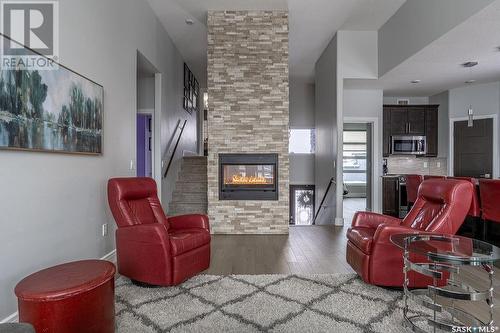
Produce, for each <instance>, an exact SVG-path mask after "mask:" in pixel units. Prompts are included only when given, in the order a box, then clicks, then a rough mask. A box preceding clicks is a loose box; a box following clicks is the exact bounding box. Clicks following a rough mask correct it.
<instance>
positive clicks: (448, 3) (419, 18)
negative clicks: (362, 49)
mask: <svg viewBox="0 0 500 333" xmlns="http://www.w3.org/2000/svg"><path fill="white" fill-rule="evenodd" d="M493 1H494V0H475V1H470V0H439V1H436V0H407V1H406V2H405V3H404V4H403V5H402V6H401V7H400V8H399V9H398V11H397V12H396V13H395V14H394V15H393V16H392V17H391V18H390V19H389V20H388V21H387V22H386V23H385V24H384V25H383V26H382V27H381V28H380V29H379V31H378V41H379V48H378V50H379V51H378V54H379V58H378V59H379V75H380V76H382V75H384V74H385V73H387V72H388V71H390V70H391V69H393V68H394V67H396V66H397V65H399V64H401V63H402V62H403V61H405V60H406V59H408V58H409V57H410V56H412V55H413V54H415V53H417V52H418V51H420V50H422V49H423V48H424V47H425V46H427V45H428V44H430V43H431V42H433V41H435V40H436V39H438V38H439V37H441V36H443V35H444V34H445V33H447V32H448V31H450V30H451V29H453V28H454V27H456V26H457V25H458V24H460V23H462V22H464V21H465V20H466V19H467V18H469V17H471V16H472V15H474V14H475V13H477V12H479V11H480V10H481V9H483V8H485V7H486V6H487V5H489V4H491V3H492V2H493ZM423 22H425V23H424V24H423Z"/></svg>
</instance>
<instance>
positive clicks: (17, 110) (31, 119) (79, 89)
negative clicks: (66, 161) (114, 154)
mask: <svg viewBox="0 0 500 333" xmlns="http://www.w3.org/2000/svg"><path fill="white" fill-rule="evenodd" d="M102 112H103V88H102V86H100V85H98V84H96V83H94V82H92V81H90V80H88V79H86V78H84V77H82V76H80V75H78V74H76V73H74V72H72V71H70V70H68V69H66V68H64V67H63V66H60V67H59V69H57V70H52V71H47V70H45V71H37V70H33V71H32V70H1V71H0V148H4V149H27V150H44V151H59V152H71V153H90V154H100V153H102Z"/></svg>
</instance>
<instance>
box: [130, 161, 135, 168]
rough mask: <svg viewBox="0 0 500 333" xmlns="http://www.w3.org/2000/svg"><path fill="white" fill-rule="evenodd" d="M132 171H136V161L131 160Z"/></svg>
mask: <svg viewBox="0 0 500 333" xmlns="http://www.w3.org/2000/svg"><path fill="white" fill-rule="evenodd" d="M130 170H135V163H134V160H130Z"/></svg>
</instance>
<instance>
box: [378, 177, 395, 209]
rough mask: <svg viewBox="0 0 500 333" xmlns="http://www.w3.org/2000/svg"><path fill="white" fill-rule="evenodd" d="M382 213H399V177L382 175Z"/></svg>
mask: <svg viewBox="0 0 500 333" xmlns="http://www.w3.org/2000/svg"><path fill="white" fill-rule="evenodd" d="M382 194H383V195H382V198H383V202H382V213H383V214H384V215H389V216H395V217H398V215H399V200H398V198H399V186H398V177H382Z"/></svg>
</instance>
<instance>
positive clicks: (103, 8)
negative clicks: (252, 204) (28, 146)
mask: <svg viewBox="0 0 500 333" xmlns="http://www.w3.org/2000/svg"><path fill="white" fill-rule="evenodd" d="M59 10H60V59H61V62H62V63H63V64H64V65H66V66H68V67H69V68H71V69H73V70H75V71H77V72H79V73H81V74H83V75H85V76H87V77H89V78H91V79H93V80H95V81H97V82H99V83H100V84H102V85H103V86H104V94H105V97H104V137H103V139H104V143H103V151H104V154H103V155H102V156H83V155H65V154H47V153H29V152H15V151H0V160H1V161H2V162H1V165H0V184H2V186H1V187H0V202H1V203H2V204H1V211H2V214H1V217H0V226H1V227H0V228H1V232H0V253H2V255H1V256H0V267H2V269H1V270H0V318H5V317H6V316H8V315H10V314H11V313H13V312H15V311H16V300H15V297H14V293H13V289H14V286H15V284H16V283H17V282H18V281H19V280H20V279H21V278H22V277H24V276H26V275H28V274H30V273H32V272H34V271H36V270H39V269H42V268H44V267H48V266H52V265H56V264H59V263H62V262H66V261H71V260H78V259H83V258H99V257H102V256H104V255H105V254H107V253H109V252H110V251H112V250H113V249H114V247H115V243H114V224H115V223H114V221H113V218H112V216H111V214H110V212H109V209H108V205H107V199H106V183H107V180H108V179H109V178H110V177H114V176H134V175H135V170H129V165H130V161H131V160H133V159H135V155H136V152H135V135H134V133H135V114H136V106H137V102H136V97H135V96H136V75H137V73H136V71H137V69H136V54H137V50H140V52H141V53H142V54H144V55H145V56H146V57H147V58H148V59H149V60H150V61H151V62H152V63H153V65H154V66H155V67H156V68H157V69H158V70H160V71H161V72H162V73H163V96H162V99H163V108H162V119H161V128H162V133H161V135H162V141H163V142H162V143H163V144H165V142H166V139H167V138H169V137H170V135H171V133H172V129H173V127H174V126H175V120H176V119H178V118H186V117H187V118H189V126H188V128H186V134H185V139H184V141H183V143H182V147H183V148H184V149H190V150H195V149H196V145H195V142H196V123H195V115H193V116H189V115H188V114H187V113H186V112H185V111H183V110H182V105H181V96H182V85H183V81H182V80H183V59H182V58H181V56H180V54H179V53H178V51H177V50H176V48H175V47H174V45H173V43H172V41H171V40H170V39H169V37H168V35H167V33H166V32H165V30H164V29H163V27H162V26H161V25H160V23H159V22H158V20H157V18H156V16H155V15H154V13H153V11H152V10H151V8H150V7H149V6H148V4H147V2H146V1H145V0H140V1H138V0H107V1H101V0H85V1H81V0H61V1H59ZM89 20H90V21H89ZM89 22H91V23H89ZM191 147H192V148H191ZM164 185H165V186H163V188H164V191H165V192H166V191H168V188H169V187H171V186H167V185H168V184H164ZM165 192H164V193H165ZM103 223H109V226H110V228H109V234H108V236H106V237H102V236H101V225H102V224H103ZM0 320H1V319H0Z"/></svg>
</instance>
